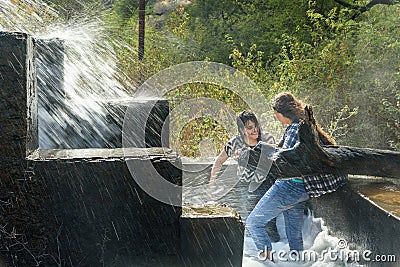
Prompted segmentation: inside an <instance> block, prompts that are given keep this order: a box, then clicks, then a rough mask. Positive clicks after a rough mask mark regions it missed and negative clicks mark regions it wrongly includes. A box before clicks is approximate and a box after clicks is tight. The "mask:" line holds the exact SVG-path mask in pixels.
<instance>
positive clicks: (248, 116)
mask: <svg viewBox="0 0 400 267" xmlns="http://www.w3.org/2000/svg"><path fill="white" fill-rule="evenodd" d="M248 121H252V122H253V123H254V124H255V126H256V127H257V128H258V138H257V140H258V141H261V127H260V124H259V123H258V120H257V117H256V115H255V114H254V113H253V112H252V111H248V110H244V111H242V112H240V113H239V115H238V116H237V118H236V125H237V127H238V132H239V134H240V136H241V137H242V140H245V138H244V128H245V126H246V123H247V122H248Z"/></svg>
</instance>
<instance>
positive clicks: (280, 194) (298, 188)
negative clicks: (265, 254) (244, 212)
mask: <svg viewBox="0 0 400 267" xmlns="http://www.w3.org/2000/svg"><path fill="white" fill-rule="evenodd" d="M308 198H309V197H308V194H307V192H306V190H305V189H304V184H303V183H296V182H293V181H291V180H278V181H276V182H275V184H274V185H273V186H272V187H271V188H270V189H269V190H268V191H267V192H266V193H265V195H264V196H263V197H262V198H261V199H260V201H259V202H258V203H257V205H256V206H255V208H254V209H253V211H252V212H251V213H250V215H249V217H248V218H247V221H246V227H247V228H248V230H249V232H250V234H251V237H252V238H253V240H254V243H255V245H256V247H257V249H259V250H262V251H265V250H269V251H271V250H272V245H271V240H270V238H269V236H268V233H267V232H266V231H265V225H266V224H267V222H269V221H270V220H271V219H273V218H275V217H276V216H278V215H279V214H281V213H283V216H284V219H285V230H286V235H287V238H288V241H289V247H290V250H297V251H301V250H303V237H302V229H303V215H304V207H305V203H306V200H307V199H308Z"/></svg>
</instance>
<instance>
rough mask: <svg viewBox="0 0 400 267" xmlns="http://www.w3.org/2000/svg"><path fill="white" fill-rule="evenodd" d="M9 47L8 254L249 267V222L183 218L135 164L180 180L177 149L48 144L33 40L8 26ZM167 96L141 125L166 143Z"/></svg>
mask: <svg viewBox="0 0 400 267" xmlns="http://www.w3.org/2000/svg"><path fill="white" fill-rule="evenodd" d="M0 47H1V53H0V71H1V72H0V73H1V76H0V81H1V84H0V85H1V86H0V114H1V115H0V130H1V139H0V148H1V152H2V153H1V155H0V157H1V160H0V164H1V165H0V167H1V169H0V178H1V183H0V198H1V199H0V200H1V201H0V207H1V213H0V256H1V257H2V258H4V260H5V261H6V263H7V264H8V266H95V267H97V266H118V267H120V266H169V267H174V266H209V265H210V263H214V266H241V259H242V240H243V225H242V224H241V222H240V220H238V218H236V216H229V215H228V216H226V215H225V216H217V217H216V216H211V215H210V214H207V213H205V214H203V215H202V218H201V220H198V218H196V219H194V220H193V221H192V219H191V218H190V217H182V218H180V215H181V213H182V211H181V208H180V207H179V206H178V207H176V206H172V205H168V204H165V203H162V202H159V201H157V200H156V199H154V198H153V197H152V196H150V195H148V194H147V193H146V192H145V191H143V190H142V188H141V187H140V186H139V185H138V184H137V183H136V182H135V180H134V179H133V178H132V176H131V174H130V172H129V170H128V167H127V164H126V160H127V159H129V160H133V161H135V162H136V163H137V164H136V166H138V168H142V169H145V168H147V167H148V165H146V164H142V163H145V162H146V163H148V162H149V161H150V162H151V163H152V166H153V167H154V168H155V169H156V171H157V174H159V175H161V176H162V177H164V179H166V180H168V181H169V182H171V183H173V184H176V185H180V184H182V181H181V179H182V173H181V168H180V167H179V166H180V164H181V163H180V158H179V157H177V156H176V155H174V154H173V153H165V152H164V150H163V149H161V148H147V149H146V148H144V146H143V147H142V148H137V149H133V152H132V153H131V154H129V155H126V154H124V151H123V150H122V149H118V148H116V149H39V143H38V101H39V100H38V99H39V97H38V90H37V89H38V88H37V87H36V73H35V68H34V67H35V58H34V57H35V55H37V53H36V52H35V43H34V40H32V39H31V37H29V36H28V35H26V34H23V33H0ZM48 56H50V55H49V54H46V57H48ZM48 62H50V63H47V64H50V65H52V64H53V63H54V62H53V61H51V60H50V61H48ZM52 62H53V63H52ZM56 65H57V64H56ZM53 67H55V68H56V70H57V71H60V67H57V66H53ZM44 76H46V75H44ZM40 84H41V86H44V85H45V84H46V82H45V81H41V83H40ZM42 89H45V88H42ZM46 90H50V89H49V88H46ZM60 94H62V93H60V92H58V93H56V95H58V96H60ZM44 95H45V94H44ZM52 96H54V95H52ZM51 98H52V100H54V98H55V97H51ZM159 103H160V104H159V105H156V106H155V107H154V108H153V109H152V110H153V111H152V112H151V116H150V119H149V120H146V121H143V122H142V123H144V124H146V125H147V129H146V131H145V146H146V147H151V146H158V145H160V144H161V134H160V132H161V126H162V124H161V123H164V121H165V119H167V116H168V103H167V102H165V101H164V102H163V101H161V102H159ZM56 104H57V105H58V104H60V103H56ZM141 105H146V103H143V102H141V103H139V104H138V105H137V107H136V108H137V109H138V111H140V109H141V107H142V106H141ZM110 109H111V110H112V109H113V107H110ZM159 113H162V114H161V115H162V116H161V117H160V116H159ZM121 115H123V112H121ZM117 118H118V119H119V120H121V119H122V116H118V117H117ZM142 119H143V118H142ZM167 123H168V120H167ZM164 127H167V128H168V125H167V126H165V125H164ZM60 134H62V133H60ZM167 134H168V133H167ZM163 137H164V138H165V136H163ZM133 139H134V138H133ZM141 165H143V167H141ZM142 173H143V172H142ZM145 178H148V179H149V180H151V177H145ZM179 194H180V195H179V196H178V197H181V192H180V193H179ZM210 228H211V229H212V231H215V235H214V236H213V237H211V236H208V234H210V232H209V229H210ZM204 231H205V232H204ZM198 235H204V236H203V237H202V240H203V242H202V243H200V247H199V243H197V242H195V239H196V240H197V239H198V237H199V236H198ZM225 241H227V242H225ZM182 247H183V248H184V249H182ZM199 249H201V251H202V253H201V254H198V253H197V252H198V251H199ZM221 255H223V256H224V257H223V258H222V261H219V262H218V264H217V265H215V264H216V263H217V262H216V261H214V257H217V256H218V259H219V260H221V257H220V256H221ZM199 256H200V257H204V259H201V258H200V259H199V258H198V257H199ZM0 265H1V262H0Z"/></svg>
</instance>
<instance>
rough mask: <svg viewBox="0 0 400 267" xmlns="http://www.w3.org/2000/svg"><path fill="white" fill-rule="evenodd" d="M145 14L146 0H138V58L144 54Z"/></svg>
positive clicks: (140, 58) (141, 57)
mask: <svg viewBox="0 0 400 267" xmlns="http://www.w3.org/2000/svg"><path fill="white" fill-rule="evenodd" d="M145 15H146V0H139V40H138V41H139V43H138V56H139V60H142V59H143V56H144V30H145Z"/></svg>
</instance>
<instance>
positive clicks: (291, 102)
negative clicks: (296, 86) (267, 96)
mask: <svg viewBox="0 0 400 267" xmlns="http://www.w3.org/2000/svg"><path fill="white" fill-rule="evenodd" d="M305 106H306V104H305V103H303V102H302V101H301V100H299V99H297V98H296V97H295V96H293V95H292V94H291V93H288V92H282V93H279V94H277V95H276V96H275V97H274V99H273V100H272V108H273V109H274V110H275V111H276V112H279V113H281V114H282V115H283V116H285V117H286V118H288V119H290V120H291V121H292V122H300V121H301V120H304V119H305V109H304V108H305ZM316 126H317V131H318V137H319V140H320V142H321V143H322V144H323V145H336V142H335V140H334V139H333V138H332V137H331V136H329V134H328V133H326V132H325V131H324V130H322V128H321V127H320V126H319V124H318V123H316Z"/></svg>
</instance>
